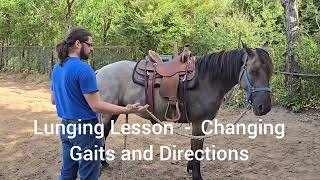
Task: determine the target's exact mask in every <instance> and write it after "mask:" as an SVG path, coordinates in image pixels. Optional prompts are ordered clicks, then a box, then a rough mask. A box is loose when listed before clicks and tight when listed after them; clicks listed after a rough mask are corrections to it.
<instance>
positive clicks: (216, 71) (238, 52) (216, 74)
mask: <svg viewBox="0 0 320 180" xmlns="http://www.w3.org/2000/svg"><path fill="white" fill-rule="evenodd" d="M255 50H256V53H257V55H258V56H259V59H260V60H261V61H262V63H263V64H265V65H266V71H267V74H268V76H269V77H270V76H271V74H272V70H273V65H272V61H271V58H270V56H269V54H268V53H267V52H266V51H265V50H263V49H261V48H256V49H255ZM246 51H252V50H251V49H249V48H247V49H235V50H230V51H220V52H217V53H211V54H208V55H205V56H202V57H197V61H196V67H197V72H198V75H199V76H200V77H204V76H207V74H208V75H209V78H210V80H226V81H234V82H236V81H238V78H239V73H240V70H241V66H242V64H243V62H242V57H243V54H244V53H245V52H246Z"/></svg>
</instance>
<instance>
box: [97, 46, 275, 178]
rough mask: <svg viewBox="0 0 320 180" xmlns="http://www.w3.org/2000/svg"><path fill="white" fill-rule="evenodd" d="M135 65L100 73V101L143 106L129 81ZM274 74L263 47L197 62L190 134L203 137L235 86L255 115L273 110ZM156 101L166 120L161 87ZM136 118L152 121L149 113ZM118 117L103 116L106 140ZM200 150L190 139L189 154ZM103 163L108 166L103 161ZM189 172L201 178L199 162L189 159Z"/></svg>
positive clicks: (136, 88)
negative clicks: (204, 128) (271, 86)
mask: <svg viewBox="0 0 320 180" xmlns="http://www.w3.org/2000/svg"><path fill="white" fill-rule="evenodd" d="M136 63H137V62H134V61H119V62H116V63H113V64H109V65H107V66H104V67H103V68H101V69H100V70H98V72H97V83H98V86H99V90H100V94H101V97H102V99H103V100H104V101H106V102H109V103H113V104H118V105H123V106H125V105H126V104H133V103H137V102H139V103H141V104H145V88H144V87H143V86H141V85H138V84H136V83H134V82H133V80H132V73H133V71H134V67H135V65H136ZM272 72H273V65H272V61H271V58H270V56H269V53H268V50H267V48H266V47H262V48H254V49H253V48H243V49H236V50H231V51H221V52H218V53H212V54H208V55H205V56H202V57H197V60H196V75H195V78H194V79H193V81H195V82H196V83H195V84H196V86H195V87H194V88H192V89H189V90H187V92H186V99H187V103H188V106H187V107H188V108H187V111H188V117H189V120H190V121H191V122H192V134H193V135H194V136H203V135H204V133H203V132H202V129H201V125H202V122H203V121H204V120H208V119H214V117H215V116H216V114H217V112H218V110H219V108H220V105H221V103H222V101H223V97H224V95H225V94H226V93H227V92H228V91H229V90H230V89H231V88H232V87H234V86H235V85H236V84H238V83H239V84H240V87H241V88H242V89H244V90H245V91H246V92H247V95H248V97H247V98H248V99H247V100H248V101H249V102H250V103H252V108H253V112H254V114H255V115H257V116H262V115H265V114H267V113H268V112H269V111H270V109H271V95H270V91H271V90H270V89H269V88H268V86H269V81H270V79H271V75H272ZM154 102H155V106H154V107H155V108H154V110H155V112H154V114H155V116H156V117H158V118H159V119H160V120H161V121H165V117H164V114H165V110H166V106H167V100H166V99H164V98H162V97H161V96H160V95H159V88H156V89H155V92H154ZM138 115H139V116H140V117H143V118H145V119H149V120H150V119H151V117H150V116H149V115H148V114H147V113H141V114H138ZM117 118H118V116H110V115H108V114H104V115H103V119H102V122H103V123H104V125H105V126H104V127H105V138H107V136H108V134H109V131H110V128H111V121H116V120H117ZM114 123H115V122H114ZM202 148H203V140H197V139H192V140H191V149H192V150H193V152H195V151H196V150H198V149H202ZM200 156H201V155H200ZM200 156H198V157H200ZM102 163H103V165H108V164H107V163H106V162H102ZM187 171H188V172H190V171H192V179H193V180H198V179H202V177H201V172H200V161H198V160H197V159H196V158H194V157H193V160H191V161H189V162H188V165H187Z"/></svg>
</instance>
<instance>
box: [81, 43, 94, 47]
mask: <svg viewBox="0 0 320 180" xmlns="http://www.w3.org/2000/svg"><path fill="white" fill-rule="evenodd" d="M82 43H85V44H86V45H88V46H89V47H92V46H93V44H92V43H88V42H82Z"/></svg>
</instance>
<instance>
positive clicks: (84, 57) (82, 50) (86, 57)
mask: <svg viewBox="0 0 320 180" xmlns="http://www.w3.org/2000/svg"><path fill="white" fill-rule="evenodd" d="M89 57H90V53H86V52H85V51H84V47H81V49H80V59H82V60H88V59H89Z"/></svg>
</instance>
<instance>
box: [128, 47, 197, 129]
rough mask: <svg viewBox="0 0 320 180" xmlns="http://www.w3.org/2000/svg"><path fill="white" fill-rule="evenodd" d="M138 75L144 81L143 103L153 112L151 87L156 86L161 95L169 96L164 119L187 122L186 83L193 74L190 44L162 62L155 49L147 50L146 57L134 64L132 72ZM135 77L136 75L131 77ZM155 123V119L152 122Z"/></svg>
mask: <svg viewBox="0 0 320 180" xmlns="http://www.w3.org/2000/svg"><path fill="white" fill-rule="evenodd" d="M135 73H136V74H139V75H140V79H143V80H144V84H143V85H144V86H145V94H146V103H147V104H149V110H150V111H151V112H154V88H156V87H159V88H160V89H159V94H160V96H161V97H163V98H166V99H168V105H167V108H166V112H165V118H166V120H167V121H173V122H182V123H187V122H189V120H188V115H187V102H186V98H185V96H186V87H187V82H188V81H190V80H192V79H193V78H194V76H195V57H194V56H192V55H191V52H190V51H189V45H186V46H185V47H184V50H183V52H182V53H181V54H180V55H178V56H176V57H175V58H173V60H171V61H168V62H164V61H163V59H161V57H160V56H159V55H158V54H157V53H156V52H154V51H151V50H150V51H149V53H148V59H146V60H142V61H140V62H138V63H137V65H136V67H135V72H134V74H135ZM133 79H134V80H135V77H133ZM153 122H154V121H153Z"/></svg>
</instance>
